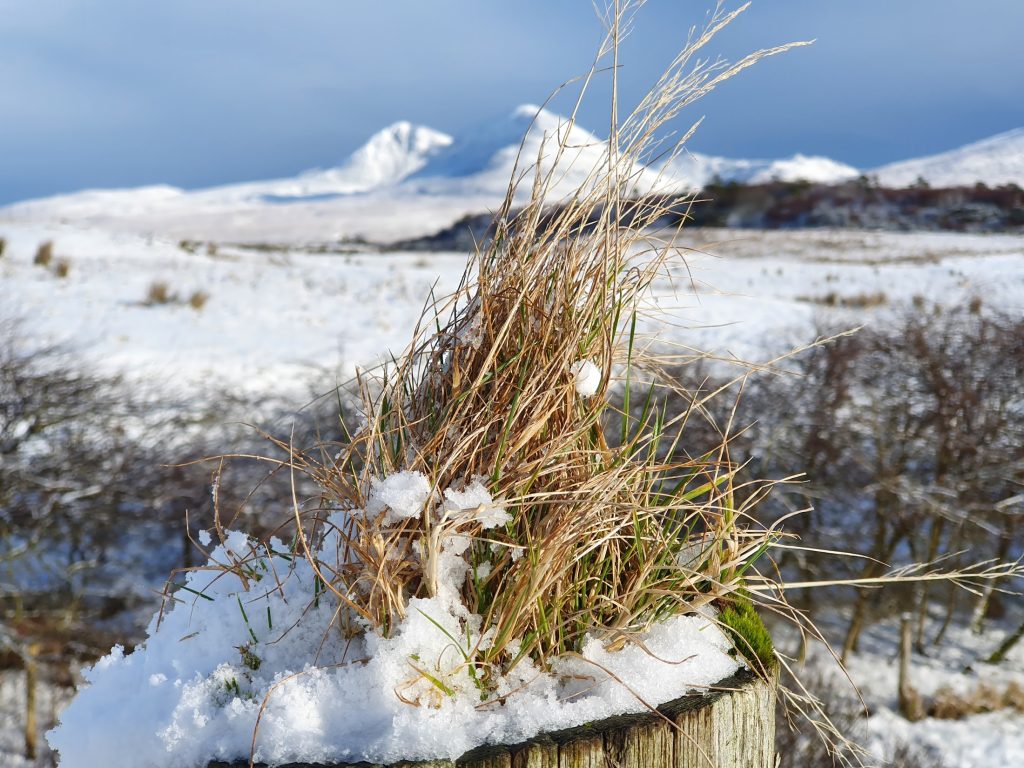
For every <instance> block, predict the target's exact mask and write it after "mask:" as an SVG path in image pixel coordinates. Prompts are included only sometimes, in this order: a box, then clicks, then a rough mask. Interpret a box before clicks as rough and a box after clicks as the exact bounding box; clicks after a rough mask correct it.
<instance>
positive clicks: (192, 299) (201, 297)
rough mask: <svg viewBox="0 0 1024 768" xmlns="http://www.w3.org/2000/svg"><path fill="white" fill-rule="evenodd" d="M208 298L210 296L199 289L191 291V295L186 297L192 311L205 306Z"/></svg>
mask: <svg viewBox="0 0 1024 768" xmlns="http://www.w3.org/2000/svg"><path fill="white" fill-rule="evenodd" d="M209 298H210V294H208V293H207V292H206V291H204V290H201V289H200V290H195V291H192V293H191V295H190V296H189V297H188V305H189V306H190V307H192V309H194V310H196V311H199V310H201V309H202V308H203V307H205V306H206V302H207V301H208V300H209Z"/></svg>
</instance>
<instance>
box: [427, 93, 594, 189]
mask: <svg viewBox="0 0 1024 768" xmlns="http://www.w3.org/2000/svg"><path fill="white" fill-rule="evenodd" d="M524 137H525V140H524ZM560 144H564V145H565V147H566V150H565V151H564V152H563V153H562V156H561V157H559V156H558V148H559V145H560ZM520 145H521V146H522V150H521V151H520ZM604 152H605V144H604V141H603V140H602V139H600V138H598V137H597V136H595V135H594V134H592V133H590V132H589V131H587V130H585V129H584V128H581V127H580V126H579V125H574V124H573V125H570V122H569V120H568V119H567V118H565V117H562V116H561V115H557V114H555V113H553V112H551V111H549V110H544V109H541V108H540V107H538V106H535V105H533V104H524V105H522V106H519V107H517V108H516V109H514V110H513V111H512V112H510V113H509V114H508V115H503V116H501V117H499V118H497V119H496V120H492V121H491V122H488V123H485V124H483V125H480V126H478V127H477V128H476V129H475V130H473V131H471V132H470V133H469V134H468V135H467V136H466V137H464V138H463V139H462V140H460V141H456V142H455V143H453V144H452V145H451V146H450V147H448V148H447V149H445V150H444V151H441V152H439V153H438V154H437V156H436V157H434V158H433V159H432V160H431V161H430V162H429V163H427V164H426V166H424V168H423V169H422V170H420V171H419V172H418V173H417V174H416V175H415V176H414V177H413V178H412V179H410V182H414V183H417V184H418V185H419V187H420V188H421V189H422V190H423V191H424V192H428V193H441V194H449V193H451V192H453V191H456V190H458V191H461V192H470V191H472V192H480V193H488V194H491V195H503V194H504V193H505V191H506V190H507V188H508V184H509V180H510V179H511V178H512V174H513V171H516V170H517V171H518V175H519V176H522V175H523V174H524V173H527V172H530V171H532V169H533V167H534V166H535V165H536V164H537V161H538V159H540V166H541V170H542V172H544V171H547V170H549V169H550V168H551V167H552V164H554V163H556V162H557V172H556V181H557V183H558V186H560V187H568V186H569V185H571V186H572V187H573V188H575V186H577V185H578V184H579V183H581V182H583V181H584V180H585V179H586V176H587V175H588V174H589V173H590V171H591V170H592V169H593V168H594V167H595V166H596V165H597V164H598V163H599V162H601V159H602V157H603V156H604ZM530 175H531V177H532V173H531V174H530Z"/></svg>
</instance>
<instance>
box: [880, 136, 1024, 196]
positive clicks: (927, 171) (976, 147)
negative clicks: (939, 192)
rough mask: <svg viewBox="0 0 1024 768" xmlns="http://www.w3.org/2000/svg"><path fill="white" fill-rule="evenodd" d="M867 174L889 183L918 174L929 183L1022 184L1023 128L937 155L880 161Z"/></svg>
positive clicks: (900, 183) (894, 184) (897, 183)
mask: <svg viewBox="0 0 1024 768" xmlns="http://www.w3.org/2000/svg"><path fill="white" fill-rule="evenodd" d="M868 174H869V175H871V176H876V177H877V178H878V180H879V182H880V183H881V184H882V185H883V186H890V187H905V186H909V185H911V184H914V183H915V182H916V181H917V180H918V179H920V178H923V179H925V180H926V181H927V182H928V183H929V184H930V185H931V186H933V187H955V186H969V187H972V186H974V185H975V184H977V183H978V182H983V183H984V184H987V185H988V186H990V187H996V186H1000V185H1002V184H1017V185H1018V186H1024V128H1017V129H1015V130H1012V131H1007V132H1006V133H1000V134H997V135H996V136H991V137H989V138H987V139H983V140H981V141H976V142H974V143H972V144H967V145H965V146H963V147H959V148H957V149H952V150H950V151H948V152H941V153H939V154H937V155H928V156H926V157H920V158H914V159H911V160H903V161H901V162H897V163H890V164H889V165H883V166H882V167H880V168H875V169H874V170H871V171H868Z"/></svg>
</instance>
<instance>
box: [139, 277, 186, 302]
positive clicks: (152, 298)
mask: <svg viewBox="0 0 1024 768" xmlns="http://www.w3.org/2000/svg"><path fill="white" fill-rule="evenodd" d="M177 299H178V297H177V294H175V293H173V292H172V291H171V286H170V285H169V284H168V283H167V281H166V280H154V281H153V282H151V283H150V284H149V288H147V289H146V301H145V303H146V304H147V305H149V306H154V305H156V304H170V303H171V302H173V301H177Z"/></svg>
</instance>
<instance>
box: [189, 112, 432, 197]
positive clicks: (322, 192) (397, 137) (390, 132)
mask: <svg viewBox="0 0 1024 768" xmlns="http://www.w3.org/2000/svg"><path fill="white" fill-rule="evenodd" d="M451 143H452V137H451V136H448V135H447V134H444V133H441V132H440V131H435V130H434V129H433V128H427V127H425V126H422V125H413V124H412V123H410V122H407V121H404V120H403V121H400V122H397V123H393V124H392V125H389V126H388V127H387V128H385V129H383V130H381V131H378V132H377V133H375V134H374V135H373V136H371V137H370V139H369V141H367V142H366V143H365V144H364V145H363V146H361V147H360V148H359V149H357V150H356V151H355V152H353V153H352V155H351V156H350V157H349V158H348V159H347V160H346V161H345V162H344V163H342V164H341V165H339V166H337V167H335V168H328V169H326V170H312V171H306V172H304V173H301V174H299V175H298V176H295V177H293V178H287V179H276V180H272V181H261V182H252V183H249V184H233V185H230V186H224V187H215V188H213V189H210V190H206V191H205V194H208V195H210V196H211V197H218V196H220V197H227V198H235V199H238V198H246V197H254V196H262V197H266V198H281V199H282V200H288V199H292V200H294V199H298V198H304V197H318V196H326V195H351V194H358V193H362V192H369V191H371V190H374V189H378V188H380V187H387V186H392V185H395V184H399V183H401V182H402V181H403V180H404V179H405V178H406V177H408V176H410V175H412V174H413V173H415V172H416V171H418V170H420V169H421V168H423V166H424V165H426V164H427V163H428V161H429V160H430V159H431V158H432V157H434V156H435V155H437V154H438V153H439V152H441V151H443V150H444V149H445V148H446V147H448V146H450V145H451Z"/></svg>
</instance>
